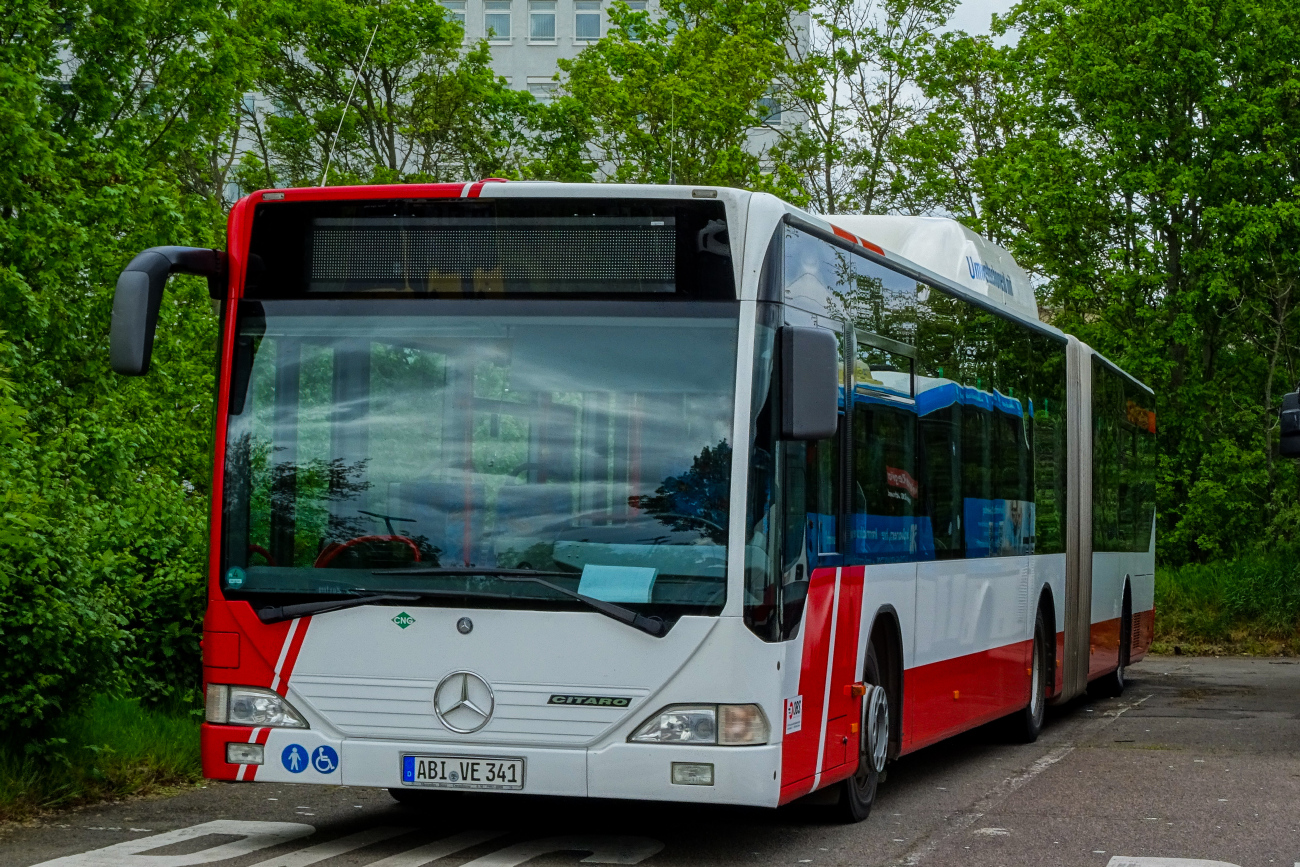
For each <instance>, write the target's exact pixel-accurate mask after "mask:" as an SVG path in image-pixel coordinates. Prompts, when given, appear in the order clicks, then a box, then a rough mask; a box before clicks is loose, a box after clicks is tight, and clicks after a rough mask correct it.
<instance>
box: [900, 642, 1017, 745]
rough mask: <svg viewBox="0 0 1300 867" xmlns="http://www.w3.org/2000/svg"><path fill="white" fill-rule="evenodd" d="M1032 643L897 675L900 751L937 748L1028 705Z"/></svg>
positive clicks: (972, 654)
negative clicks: (900, 700)
mask: <svg viewBox="0 0 1300 867" xmlns="http://www.w3.org/2000/svg"><path fill="white" fill-rule="evenodd" d="M1033 647H1034V643H1033V641H1032V640H1026V641H1017V642H1014V643H1012V644H1007V645H1004V646H1002V647H995V648H993V649H992V650H985V651H981V652H979V653H971V654H968V655H966V656H959V657H957V658H956V659H945V660H942V661H940V662H933V663H930V664H929V665H920V666H917V667H916V668H910V669H908V670H907V671H906V672H904V673H903V752H905V753H909V752H912V751H913V750H919V749H921V748H922V747H926V746H929V745H930V744H933V743H937V742H938V741H941V740H943V739H944V738H946V737H951V736H952V735H955V734H957V733H958V732H962V731H965V730H967V729H971V728H974V727H975V726H978V725H983V724H984V723H986V722H989V721H991V720H995V719H997V718H998V717H1001V716H1006V715H1007V714H1009V713H1013V712H1015V711H1017V710H1019V709H1021V708H1023V707H1024V706H1025V705H1026V704H1027V703H1028V702H1029V674H1030V670H1029V666H1030V665H1031V664H1032V660H1033Z"/></svg>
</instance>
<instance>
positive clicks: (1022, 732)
mask: <svg viewBox="0 0 1300 867" xmlns="http://www.w3.org/2000/svg"><path fill="white" fill-rule="evenodd" d="M1048 634H1049V633H1048V631H1047V617H1046V615H1045V614H1044V612H1043V609H1041V608H1039V609H1038V616H1037V617H1036V618H1035V619H1034V652H1033V660H1032V661H1031V662H1030V665H1029V704H1027V705H1026V706H1025V709H1024V710H1022V711H1021V712H1020V713H1018V714H1016V715H1015V717H1014V723H1015V724H1014V729H1015V735H1016V739H1017V740H1019V741H1021V742H1023V743H1027V744H1032V743H1033V742H1034V741H1036V740H1038V733H1039V732H1041V731H1042V730H1043V718H1044V717H1045V716H1046V715H1047V693H1048V689H1049V686H1048V685H1049V683H1050V681H1049V680H1048V677H1049V675H1050V674H1051V672H1049V671H1048V668H1049V666H1048V664H1047V660H1048V653H1047V640H1048Z"/></svg>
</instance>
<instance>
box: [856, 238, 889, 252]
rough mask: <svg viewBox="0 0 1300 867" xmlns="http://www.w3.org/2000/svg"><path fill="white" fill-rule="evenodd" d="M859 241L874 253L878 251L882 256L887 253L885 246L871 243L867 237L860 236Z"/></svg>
mask: <svg viewBox="0 0 1300 867" xmlns="http://www.w3.org/2000/svg"><path fill="white" fill-rule="evenodd" d="M858 243H859V244H861V245H862V246H864V247H866V248H867V249H868V250H870V251H871V252H873V253H876V254H878V255H881V256H883V255H885V250H884V248H883V247H878V246H876V245H875V244H873V243H871V242H870V241H868V240H866V239H865V238H858Z"/></svg>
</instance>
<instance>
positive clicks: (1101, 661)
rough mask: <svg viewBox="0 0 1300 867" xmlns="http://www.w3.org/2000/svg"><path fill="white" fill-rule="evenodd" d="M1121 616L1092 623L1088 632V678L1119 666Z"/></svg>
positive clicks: (1108, 671) (1097, 676)
mask: <svg viewBox="0 0 1300 867" xmlns="http://www.w3.org/2000/svg"><path fill="white" fill-rule="evenodd" d="M1119 634H1120V618H1118V617H1116V618H1114V619H1112V620H1102V621H1100V622H1099V623H1094V624H1092V629H1091V630H1089V632H1088V680H1095V679H1096V678H1099V677H1101V676H1102V675H1106V674H1110V673H1111V672H1112V671H1114V670H1115V669H1116V668H1118V667H1119Z"/></svg>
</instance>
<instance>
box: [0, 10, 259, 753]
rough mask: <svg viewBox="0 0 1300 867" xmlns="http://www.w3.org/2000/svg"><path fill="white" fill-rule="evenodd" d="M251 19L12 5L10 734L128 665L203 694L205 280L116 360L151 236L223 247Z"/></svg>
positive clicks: (187, 289)
mask: <svg viewBox="0 0 1300 867" xmlns="http://www.w3.org/2000/svg"><path fill="white" fill-rule="evenodd" d="M250 17H251V14H250V12H249V9H248V7H247V6H245V5H243V3H242V0H229V2H204V3H196V2H189V0H133V2H126V3H117V2H114V3H109V2H101V0H91V2H74V3H71V4H66V3H60V4H53V3H50V2H41V0H21V2H18V3H14V4H7V5H5V6H4V7H3V10H0V115H2V116H3V119H4V123H3V127H4V129H3V130H0V148H2V149H3V150H2V152H3V155H4V158H3V159H0V320H2V321H3V323H4V326H5V329H6V330H7V331H8V342H7V343H5V344H3V345H0V361H2V362H3V364H4V365H5V366H7V367H8V368H9V369H10V370H11V371H12V372H13V373H12V378H13V381H14V383H15V385H14V387H13V389H12V392H11V397H12V400H13V401H14V403H15V405H16V406H17V407H18V408H19V410H20V411H21V413H22V415H23V419H24V421H23V424H24V425H25V429H26V430H27V431H28V432H29V436H30V439H28V440H25V441H26V442H28V443H29V447H27V446H24V447H11V448H10V449H8V450H7V452H6V456H5V457H6V460H5V461H3V462H0V489H3V490H4V491H5V496H6V497H7V498H9V500H10V501H11V502H12V501H14V498H18V500H20V501H25V502H27V503H28V504H29V508H28V510H27V511H26V512H25V513H24V512H21V511H16V510H13V509H9V510H7V511H6V513H5V515H4V518H3V522H4V531H5V532H4V534H3V535H5V538H6V539H8V540H9V542H8V543H7V544H9V545H10V547H9V548H8V549H7V550H6V551H5V552H4V553H3V554H0V560H2V561H3V568H2V569H0V571H2V572H3V580H4V581H5V583H6V589H5V594H6V602H5V607H4V609H3V610H2V611H0V650H2V651H3V652H4V654H5V656H6V659H7V665H6V670H5V674H4V677H5V686H4V688H5V692H6V696H7V697H6V699H5V700H4V702H3V704H2V706H0V729H5V730H10V729H13V728H15V727H32V726H38V725H41V724H42V723H43V721H45V720H48V719H49V717H50V715H51V714H53V713H57V712H59V711H68V710H70V709H72V708H73V707H74V706H75V705H76V704H77V702H78V701H80V700H81V699H82V698H83V697H84V696H85V695H86V694H87V691H88V690H92V689H101V690H102V689H114V688H117V687H118V686H119V685H121V684H123V682H124V674H126V675H129V677H126V678H125V680H126V681H128V682H130V683H132V684H134V685H136V686H138V687H139V688H140V689H141V691H142V693H143V694H144V696H145V697H146V698H150V699H154V700H160V701H165V700H174V699H177V698H187V699H188V698H192V697H193V695H194V692H195V689H194V688H195V686H197V680H198V678H197V671H195V670H194V668H193V666H192V662H193V660H194V659H195V658H196V655H197V649H198V634H199V622H198V618H199V616H200V615H201V612H202V594H203V587H204V583H203V578H204V575H205V563H206V556H205V555H206V552H205V549H204V544H203V541H204V540H203V526H204V516H205V513H206V499H207V492H208V488H209V485H208V479H209V478H210V473H211V467H210V465H209V461H208V455H209V451H208V439H209V431H210V414H209V409H208V407H209V401H210V397H209V395H210V394H211V387H212V358H213V355H212V348H213V337H214V332H215V327H214V326H215V320H214V317H213V316H212V312H211V307H210V303H209V301H208V299H207V293H206V291H205V289H204V287H203V286H202V285H201V284H200V283H199V281H196V280H192V279H188V280H178V281H175V283H174V285H173V287H172V288H171V289H170V290H169V294H168V296H167V298H166V301H165V303H164V305H163V310H162V313H161V317H160V322H159V327H158V335H159V336H158V344H157V353H156V359H157V360H156V366H155V372H154V375H152V376H150V377H147V378H144V379H141V380H135V381H127V380H123V379H121V378H119V377H116V376H114V375H113V374H111V373H110V372H109V370H108V364H107V334H108V322H109V310H110V305H111V296H112V287H113V285H114V282H115V278H116V275H117V273H118V271H120V269H121V268H122V267H123V266H124V265H125V264H126V262H127V261H128V260H129V259H130V258H131V257H132V256H133V255H134V254H135V253H136V252H138V251H139V250H141V249H143V248H146V247H149V246H153V245H156V244H165V243H181V244H197V245H207V244H212V245H215V244H217V243H219V238H220V234H221V228H222V224H223V222H224V217H223V214H222V211H221V202H220V198H219V190H220V189H221V187H222V185H223V183H224V177H223V174H222V172H223V171H224V164H223V161H222V160H221V159H217V158H214V156H213V155H214V154H224V153H228V152H229V149H230V147H231V142H232V140H233V137H234V135H235V134H236V129H237V126H238V118H237V115H236V111H235V108H236V106H237V104H238V98H239V95H240V94H242V93H244V92H245V91H246V90H247V89H248V88H249V86H250V84H251V82H252V75H251V73H252V69H253V67H252V55H253V53H252V52H251V51H250V50H249V46H248V37H247V34H248V33H249V32H250V30H249V27H248V23H249V18H250ZM24 514H25V515H27V516H29V517H24ZM14 533H16V534H17V536H16V537H15V536H14V535H13V534H14ZM15 538H16V541H15ZM164 586H167V587H170V589H171V592H170V593H166V594H164V593H163V591H162V588H163V587H164ZM150 594H158V595H167V596H168V598H169V599H172V600H174V604H175V605H176V606H177V607H176V608H175V609H173V610H171V611H167V612H163V611H161V610H160V609H158V608H157V607H156V606H154V605H153V604H152V603H151V602H150V601H149V598H148V597H149V596H150ZM164 620H165V621H166V623H164V622H163V621H164ZM123 627H126V628H127V630H128V632H125V633H124V632H123ZM155 627H157V628H155ZM131 631H135V632H136V633H137V634H150V633H152V634H153V635H154V637H155V638H156V639H157V640H154V641H139V640H131ZM180 656H184V657H186V659H187V660H188V662H189V663H190V664H189V665H188V666H187V669H188V676H187V677H184V678H180V679H178V678H177V677H175V676H174V671H169V670H168V667H169V666H172V665H173V664H172V663H171V662H170V660H171V659H173V658H178V657H180ZM22 684H27V686H22Z"/></svg>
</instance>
